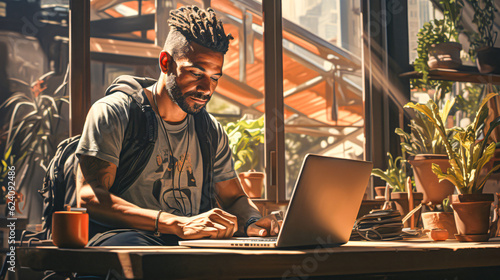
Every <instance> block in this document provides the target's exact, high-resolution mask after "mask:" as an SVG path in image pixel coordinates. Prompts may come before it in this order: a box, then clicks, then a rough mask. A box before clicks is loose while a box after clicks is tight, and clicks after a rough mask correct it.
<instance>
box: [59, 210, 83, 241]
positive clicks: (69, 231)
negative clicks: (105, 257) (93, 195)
mask: <svg viewBox="0 0 500 280" xmlns="http://www.w3.org/2000/svg"><path fill="white" fill-rule="evenodd" d="M52 241H53V242H54V244H55V245H56V246H57V247H60V248H83V247H85V245H87V243H88V242H89V214H87V213H85V212H81V211H56V212H54V214H52Z"/></svg>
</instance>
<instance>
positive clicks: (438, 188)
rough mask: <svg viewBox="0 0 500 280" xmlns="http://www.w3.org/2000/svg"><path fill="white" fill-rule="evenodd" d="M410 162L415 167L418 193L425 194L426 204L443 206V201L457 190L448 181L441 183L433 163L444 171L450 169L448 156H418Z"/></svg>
mask: <svg viewBox="0 0 500 280" xmlns="http://www.w3.org/2000/svg"><path fill="white" fill-rule="evenodd" d="M408 162H409V163H410V164H411V166H412V167H413V171H414V175H415V187H416V188H417V192H421V193H423V194H424V203H428V202H432V204H442V203H443V199H445V198H446V197H448V195H450V194H452V193H453V191H454V190H455V186H454V185H453V184H452V183H450V182H449V181H447V180H445V181H442V182H439V179H438V177H437V176H436V174H434V172H432V164H433V163H435V164H438V165H439V167H441V170H444V171H446V169H447V168H449V167H450V163H449V161H448V156H447V155H431V154H422V155H416V156H415V157H414V158H413V159H409V160H408Z"/></svg>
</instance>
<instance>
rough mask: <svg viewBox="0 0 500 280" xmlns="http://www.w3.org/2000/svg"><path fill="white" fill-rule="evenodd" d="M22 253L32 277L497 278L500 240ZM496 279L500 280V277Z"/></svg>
mask: <svg viewBox="0 0 500 280" xmlns="http://www.w3.org/2000/svg"><path fill="white" fill-rule="evenodd" d="M17 254H18V260H19V263H20V265H21V266H23V267H29V268H31V269H35V270H54V271H58V272H79V273H89V274H101V275H106V274H107V273H108V271H109V270H112V271H114V273H115V274H117V275H120V276H121V277H124V278H127V279H166V278H205V279H206V278H208V279H223V278H264V277H266V278H271V277H273V278H281V279H306V277H310V276H325V275H350V276H354V275H369V274H372V275H373V274H387V273H405V272H410V271H412V272H415V271H416V272H418V271H433V270H454V269H462V270H463V269H467V268H469V269H474V268H481V270H483V268H486V267H489V269H491V268H493V270H494V271H495V272H494V273H496V271H500V238H494V239H491V240H490V241H489V242H483V243H472V242H468V243H460V242H458V241H456V240H448V241H444V242H432V241H431V240H430V239H427V238H426V239H418V240H408V241H393V242H365V241H352V242H349V243H347V244H345V245H343V246H340V247H334V248H324V247H321V246H318V247H317V248H315V249H308V250H255V249H254V250H252V249H248V250H243V249H196V248H188V247H180V246H179V247H136V248H134V247H101V248H84V249H58V248H56V247H53V246H48V247H31V248H27V247H19V248H18V249H17ZM496 269H497V270H496ZM499 273H500V272H499ZM407 274H408V273H407ZM402 275H404V274H402ZM497 276H498V278H492V279H500V274H498V275H497ZM460 279H463V278H460ZM483 279H484V278H483Z"/></svg>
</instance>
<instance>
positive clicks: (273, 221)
mask: <svg viewBox="0 0 500 280" xmlns="http://www.w3.org/2000/svg"><path fill="white" fill-rule="evenodd" d="M282 224H283V220H282V219H279V220H278V216H277V215H275V214H270V215H267V216H265V217H264V218H262V219H260V220H258V221H257V222H255V225H256V226H258V227H260V228H264V229H266V231H267V232H268V235H269V236H276V235H278V234H279V232H280V228H281V225H282ZM249 228H250V227H249Z"/></svg>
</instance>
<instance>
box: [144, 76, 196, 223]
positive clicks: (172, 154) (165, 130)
mask: <svg viewBox="0 0 500 280" xmlns="http://www.w3.org/2000/svg"><path fill="white" fill-rule="evenodd" d="M156 86H157V84H155V85H154V88H153V101H154V103H155V106H156V110H157V111H158V116H160V122H161V125H162V128H163V133H164V134H165V138H166V139H167V144H168V148H169V150H170V158H169V163H170V162H171V160H172V158H174V151H173V150H172V145H171V144H170V138H169V137H168V132H167V128H166V127H165V124H164V121H163V119H162V117H161V115H160V109H159V108H158V102H157V101H156V94H157V92H158V91H157V88H156ZM187 122H188V123H187V137H188V143H187V148H186V153H185V154H184V160H183V161H182V165H181V169H180V171H179V178H178V179H179V180H178V191H179V193H180V195H181V200H182V206H181V204H180V203H179V200H178V199H177V196H176V195H175V166H174V174H173V175H172V193H173V195H174V200H175V203H176V204H177V206H178V207H179V210H180V211H181V213H182V215H183V216H187V215H186V212H185V210H186V204H185V203H184V199H183V197H182V192H181V186H180V181H181V174H182V169H183V168H184V164H185V163H186V156H187V152H188V151H189V138H190V137H189V119H188V120H187Z"/></svg>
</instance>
